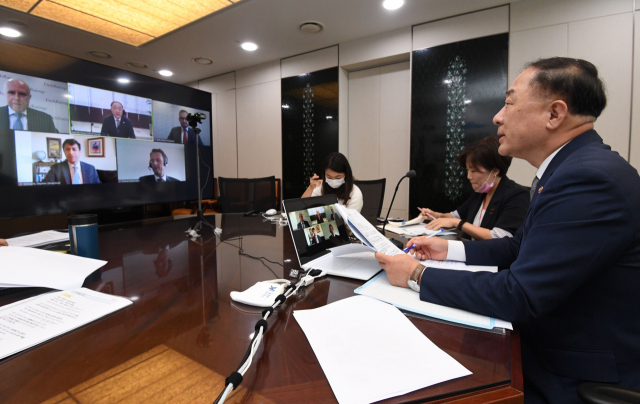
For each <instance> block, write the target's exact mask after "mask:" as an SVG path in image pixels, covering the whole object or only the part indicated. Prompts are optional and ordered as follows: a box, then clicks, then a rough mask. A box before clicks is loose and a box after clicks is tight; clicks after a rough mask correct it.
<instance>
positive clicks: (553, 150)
mask: <svg viewBox="0 0 640 404" xmlns="http://www.w3.org/2000/svg"><path fill="white" fill-rule="evenodd" d="M605 105H606V96H605V92H604V87H603V84H602V82H601V80H600V79H599V78H598V71H597V69H596V67H595V66H594V65H592V64H591V63H589V62H586V61H584V60H577V59H568V58H551V59H542V60H539V61H537V62H534V63H532V64H531V65H530V67H528V68H527V69H526V70H525V71H524V72H523V73H522V74H520V76H518V78H516V80H515V81H514V83H513V85H512V86H511V88H509V91H507V98H506V103H505V106H504V107H503V109H502V110H501V111H500V112H498V114H497V115H496V116H495V117H494V123H496V124H497V125H498V126H499V128H498V136H500V149H499V152H500V154H502V155H509V156H512V157H519V158H522V159H524V160H527V161H528V162H529V163H530V164H531V165H533V166H534V167H537V168H538V171H537V173H536V178H535V179H534V181H533V184H532V188H531V196H532V200H531V205H530V208H529V213H528V214H527V218H526V220H525V223H524V225H523V226H522V227H521V228H520V229H519V230H518V232H517V233H516V235H515V236H514V237H513V238H502V239H493V240H486V241H472V242H460V241H446V240H435V238H430V239H424V238H414V239H412V240H411V241H409V244H416V245H417V246H418V247H417V248H416V252H415V255H416V256H417V257H418V258H420V259H425V258H427V257H429V258H431V259H437V260H443V259H453V260H458V261H466V263H467V264H472V265H497V266H500V267H509V269H506V270H503V271H500V272H498V273H488V272H482V273H480V272H476V273H473V272H467V271H449V270H443V269H434V268H424V267H422V265H418V263H417V261H416V260H415V259H413V258H412V257H410V256H409V255H405V254H400V255H396V256H393V257H389V256H385V255H383V254H376V258H377V259H378V260H379V261H380V262H381V266H382V267H383V268H384V269H385V270H386V271H387V275H388V277H389V281H390V282H391V283H392V284H394V285H396V286H404V287H407V286H409V287H411V288H412V289H414V290H417V291H419V293H420V299H421V300H424V301H428V302H432V303H437V304H442V305H446V306H451V307H456V308H461V309H464V310H469V311H473V312H476V313H480V314H484V315H488V316H493V317H497V318H502V319H505V320H508V321H511V322H512V323H513V324H514V326H515V327H517V328H518V329H519V330H520V335H521V347H522V369H523V376H524V395H525V400H526V402H527V403H528V404H532V403H533V404H536V403H563V404H566V403H568V404H572V403H575V404H578V403H582V401H581V400H580V399H579V397H578V395H577V387H578V385H580V384H581V383H582V382H585V381H591V382H603V383H611V384H614V385H619V386H622V387H628V388H632V389H636V390H638V389H640V366H638V364H639V363H640V349H638V341H640V321H638V317H639V315H640V293H638V285H640V237H638V234H640V215H639V214H638V207H639V206H640V177H639V176H638V172H637V171H636V170H635V169H634V168H633V167H631V166H630V165H629V164H628V163H627V162H626V161H625V160H624V159H623V158H622V157H620V156H619V155H618V154H617V153H615V152H612V151H611V150H610V148H609V146H607V145H605V144H603V143H602V139H601V138H600V136H598V134H597V133H596V132H595V130H593V122H594V121H595V120H596V118H597V117H598V116H599V115H600V113H601V112H602V110H603V109H604V107H605Z"/></svg>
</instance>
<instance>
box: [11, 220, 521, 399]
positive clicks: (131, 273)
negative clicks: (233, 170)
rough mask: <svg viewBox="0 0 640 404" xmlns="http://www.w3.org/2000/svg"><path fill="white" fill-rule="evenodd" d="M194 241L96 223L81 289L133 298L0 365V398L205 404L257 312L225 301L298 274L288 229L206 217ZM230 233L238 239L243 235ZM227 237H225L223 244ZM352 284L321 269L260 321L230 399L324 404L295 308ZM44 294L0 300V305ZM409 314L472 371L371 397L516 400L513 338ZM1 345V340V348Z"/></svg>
mask: <svg viewBox="0 0 640 404" xmlns="http://www.w3.org/2000/svg"><path fill="white" fill-rule="evenodd" d="M208 220H209V221H210V222H211V223H212V224H214V225H215V226H217V227H220V228H222V229H223V232H222V234H221V239H222V240H223V241H224V242H221V241H220V239H217V238H216V237H215V235H214V234H213V231H212V230H211V229H206V230H205V231H204V232H203V233H204V234H203V238H202V239H203V241H204V243H201V244H198V243H196V242H193V241H189V240H188V239H187V237H186V236H185V230H186V229H187V228H188V227H189V226H191V225H192V224H193V223H194V219H183V220H166V221H163V222H153V223H141V222H137V223H131V224H125V225H121V226H112V227H106V228H101V229H100V233H99V239H100V256H101V258H102V259H104V260H108V264H106V265H105V266H104V267H103V268H102V270H101V274H100V277H99V279H96V280H94V281H93V282H91V283H90V284H89V285H88V286H87V287H89V288H91V289H95V290H99V291H102V292H105V293H111V294H116V295H119V296H126V297H129V298H131V299H132V300H133V301H134V302H133V305H132V306H129V307H127V308H125V309H124V310H121V311H119V312H116V313H114V314H112V315H110V316H108V317H105V318H102V319H100V320H98V321H95V322H93V323H91V324H89V325H87V326H85V327H82V328H80V329H78V330H75V331H72V332H70V333H68V334H66V335H63V336H62V337H59V338H56V339H54V340H52V341H49V342H46V343H44V344H42V345H40V346H37V347H35V348H32V349H29V350H26V351H24V352H22V353H19V354H17V355H14V356H12V357H9V358H7V359H4V360H2V361H0V380H1V382H0V402H2V403H20V404H30V403H49V404H54V403H64V404H72V403H76V404H77V403H81V404H93V403H125V402H126V403H165V402H167V403H211V402H213V400H215V398H216V397H217V396H218V394H219V392H220V391H221V390H222V388H223V385H224V379H225V378H226V377H227V376H229V374H230V373H231V372H232V371H234V370H236V368H237V366H238V365H239V364H240V360H241V359H242V357H243V356H244V353H245V351H246V349H247V346H248V343H249V340H250V335H251V334H252V333H253V331H254V329H253V328H254V324H255V323H256V321H257V320H258V319H259V318H260V312H261V309H259V308H255V307H251V306H246V305H243V304H239V303H235V302H232V301H231V300H230V298H229V293H230V292H231V291H241V290H245V289H246V288H248V287H249V286H251V285H253V284H254V283H255V282H257V281H261V280H268V279H274V278H276V277H277V278H287V277H288V274H289V270H288V269H286V270H285V269H283V268H282V267H281V266H279V265H276V264H271V263H269V262H261V261H258V260H256V259H253V258H250V257H248V256H244V255H240V254H239V248H238V247H240V246H241V247H242V250H243V252H244V253H245V254H249V255H252V256H256V257H266V258H268V259H269V260H271V261H274V262H278V263H281V264H284V266H285V267H287V268H297V267H298V262H297V258H296V255H295V250H294V247H293V243H292V241H291V236H290V233H289V229H288V228H287V227H283V228H281V227H279V226H278V225H275V224H271V223H269V222H263V220H262V218H260V217H254V218H246V217H243V216H242V215H237V214H234V215H216V216H215V217H214V216H208ZM237 237H242V239H241V240H239V239H237ZM231 239H235V240H231ZM361 284H362V282H360V281H355V280H351V279H346V278H338V277H331V276H329V277H326V278H323V279H321V280H319V281H316V282H315V283H314V284H312V285H310V286H309V287H307V288H305V289H302V290H301V291H300V292H299V294H298V295H296V296H294V297H293V298H290V299H289V300H287V302H286V303H285V305H284V307H282V308H280V309H278V310H277V311H276V312H275V313H274V315H273V316H271V318H270V319H269V329H268V332H267V334H266V336H265V339H264V341H263V344H262V346H261V347H260V349H259V351H258V353H257V354H256V357H255V358H254V362H253V364H252V365H251V368H250V369H249V371H248V372H247V373H246V375H245V377H244V381H243V383H242V384H241V385H240V386H239V387H238V388H237V389H236V390H235V391H234V392H233V394H232V395H231V396H230V398H229V399H228V400H227V402H230V403H335V402H336V399H335V396H334V395H333V392H332V391H331V387H330V386H329V383H328V382H327V379H326V377H325V375H324V373H323V371H322V368H321V367H320V365H319V364H318V360H317V358H316V356H315V355H314V353H313V350H312V349H311V346H310V345H309V342H308V341H307V338H306V337H305V335H304V333H303V332H302V330H301V329H300V326H299V325H298V323H297V322H296V320H295V319H294V317H293V315H292V314H293V311H294V310H304V309H311V308H315V307H319V306H322V305H325V304H329V303H332V302H335V301H337V300H340V299H343V298H346V297H350V296H353V295H354V293H353V290H354V289H355V288H356V287H358V286H359V285H361ZM43 291H44V290H43V289H29V290H25V291H23V292H18V293H13V294H10V295H4V296H0V306H2V305H5V304H7V303H10V302H13V301H16V300H19V299H23V298H25V297H28V296H33V295H35V294H38V293H42V292H43ZM410 320H411V321H412V322H413V323H414V324H415V325H416V327H418V328H419V329H420V330H421V331H422V332H423V333H424V334H425V335H426V336H427V337H428V338H429V339H430V340H431V341H433V342H434V343H435V344H436V345H438V346H439V347H440V348H442V349H443V350H445V351H446V352H447V353H448V354H450V355H451V356H452V357H453V358H455V359H456V360H458V361H459V362H460V363H462V365H464V366H465V367H466V368H467V369H469V370H470V371H471V372H473V375H470V376H467V377H463V378H459V379H455V380H451V381H448V382H445V383H441V384H437V385H435V386H432V387H428V388H425V389H422V390H418V391H415V392H412V393H409V394H406V395H403V396H399V397H394V398H391V399H388V400H385V401H381V403H409V402H414V403H415V402H425V401H428V402H436V403H441V402H455V403H481V402H492V403H498V402H502V403H521V402H522V401H523V395H522V393H521V392H522V390H523V389H522V373H521V360H520V343H519V337H518V334H517V332H511V333H509V332H508V333H507V334H506V335H498V334H492V333H488V332H483V331H477V330H471V329H467V328H462V327H457V326H453V325H448V324H443V323H439V322H435V321H429V320H422V319H416V318H411V317H410ZM0 343H1V342H0Z"/></svg>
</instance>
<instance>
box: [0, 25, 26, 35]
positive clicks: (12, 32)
mask: <svg viewBox="0 0 640 404" xmlns="http://www.w3.org/2000/svg"><path fill="white" fill-rule="evenodd" d="M0 35H4V36H8V37H10V38H17V37H19V36H20V35H22V34H21V33H20V31H18V30H15V29H13V28H9V27H2V28H0Z"/></svg>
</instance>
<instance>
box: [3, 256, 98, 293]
mask: <svg viewBox="0 0 640 404" xmlns="http://www.w3.org/2000/svg"><path fill="white" fill-rule="evenodd" d="M0 263H2V264H0V288H9V287H12V288H16V287H33V286H36V287H42V288H51V289H60V290H67V289H77V288H79V287H81V286H82V284H83V283H84V280H85V278H86V277H87V276H89V275H91V273H93V272H94V271H95V270H96V269H98V268H100V267H102V266H104V265H105V264H106V263H107V261H100V260H94V259H91V258H84V257H78V256H76V255H71V254H60V253H57V252H52V251H45V250H38V249H36V248H28V247H2V248H0Z"/></svg>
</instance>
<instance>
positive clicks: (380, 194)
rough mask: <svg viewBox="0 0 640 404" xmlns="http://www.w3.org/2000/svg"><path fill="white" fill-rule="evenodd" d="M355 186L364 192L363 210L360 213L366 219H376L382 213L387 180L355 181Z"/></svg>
mask: <svg viewBox="0 0 640 404" xmlns="http://www.w3.org/2000/svg"><path fill="white" fill-rule="evenodd" d="M353 183H354V184H355V185H357V186H358V188H360V191H362V210H361V211H360V213H361V214H362V216H364V217H371V218H376V217H379V216H380V212H381V211H382V201H384V187H385V185H386V183H387V179H386V178H382V179H379V180H372V181H354V182H353Z"/></svg>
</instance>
